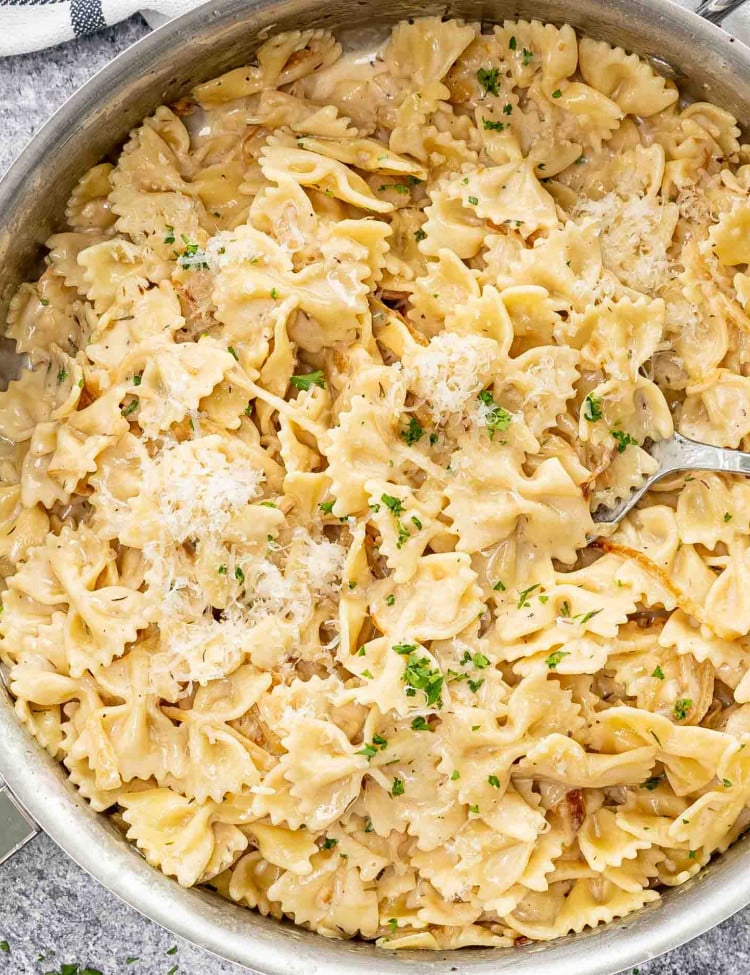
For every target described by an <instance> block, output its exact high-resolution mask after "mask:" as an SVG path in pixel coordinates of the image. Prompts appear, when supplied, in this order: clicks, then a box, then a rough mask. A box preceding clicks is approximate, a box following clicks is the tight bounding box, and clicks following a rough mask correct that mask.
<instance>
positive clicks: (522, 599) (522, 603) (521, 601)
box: [517, 582, 541, 609]
mask: <svg viewBox="0 0 750 975" xmlns="http://www.w3.org/2000/svg"><path fill="white" fill-rule="evenodd" d="M535 589H541V583H540V582H535V583H534V585H533V586H529V588H528V589H522V590H521V592H520V593H519V594H518V605H517V609H524V608H525V607H526V606H530V605H531V604H530V603H528V602H527V601H526V597H527V596H529V595H531V593H532V592H534V590H535Z"/></svg>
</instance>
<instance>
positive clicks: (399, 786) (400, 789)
mask: <svg viewBox="0 0 750 975" xmlns="http://www.w3.org/2000/svg"><path fill="white" fill-rule="evenodd" d="M403 794H404V780H403V779H399V778H395V779H394V780H393V785H392V786H391V795H392V796H402V795H403Z"/></svg>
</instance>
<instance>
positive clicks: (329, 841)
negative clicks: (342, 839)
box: [323, 836, 339, 850]
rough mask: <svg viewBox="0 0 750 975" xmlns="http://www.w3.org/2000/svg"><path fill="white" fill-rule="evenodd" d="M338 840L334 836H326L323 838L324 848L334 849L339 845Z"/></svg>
mask: <svg viewBox="0 0 750 975" xmlns="http://www.w3.org/2000/svg"><path fill="white" fill-rule="evenodd" d="M338 842H339V841H338V840H335V839H334V838H333V837H332V836H326V838H325V839H324V840H323V849H324V850H332V849H333V848H334V846H337V845H338Z"/></svg>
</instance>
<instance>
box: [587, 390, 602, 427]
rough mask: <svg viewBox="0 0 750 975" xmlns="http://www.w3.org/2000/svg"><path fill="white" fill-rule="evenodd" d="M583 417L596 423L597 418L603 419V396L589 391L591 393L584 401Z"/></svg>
mask: <svg viewBox="0 0 750 975" xmlns="http://www.w3.org/2000/svg"><path fill="white" fill-rule="evenodd" d="M583 418H584V420H588V421H589V423H596V421H597V420H601V418H602V398H601V396H594V394H593V393H589V395H588V396H587V397H586V399H585V400H584V401H583Z"/></svg>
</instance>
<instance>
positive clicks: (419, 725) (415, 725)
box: [411, 714, 430, 731]
mask: <svg viewBox="0 0 750 975" xmlns="http://www.w3.org/2000/svg"><path fill="white" fill-rule="evenodd" d="M411 730H412V731H429V730H430V726H429V725H428V724H427V718H424V717H423V716H422V715H421V714H420V715H419V716H418V717H416V718H414V720H413V721H412V723H411Z"/></svg>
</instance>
